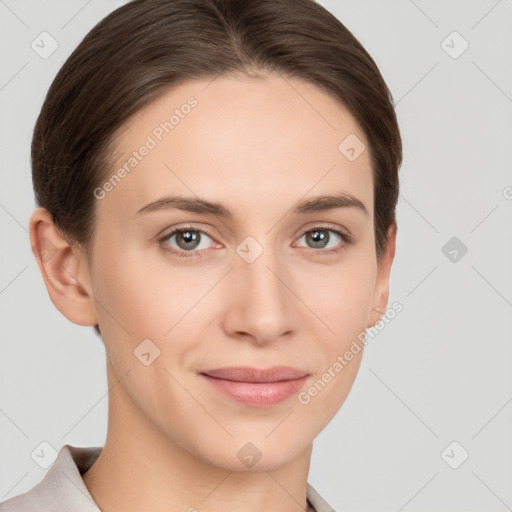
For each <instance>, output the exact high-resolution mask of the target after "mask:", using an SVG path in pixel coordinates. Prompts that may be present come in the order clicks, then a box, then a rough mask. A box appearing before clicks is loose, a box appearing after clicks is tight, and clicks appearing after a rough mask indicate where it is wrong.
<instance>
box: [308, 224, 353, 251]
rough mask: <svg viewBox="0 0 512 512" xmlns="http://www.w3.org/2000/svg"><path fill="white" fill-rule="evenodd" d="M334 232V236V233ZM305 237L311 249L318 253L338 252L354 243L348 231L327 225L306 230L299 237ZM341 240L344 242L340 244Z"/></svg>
mask: <svg viewBox="0 0 512 512" xmlns="http://www.w3.org/2000/svg"><path fill="white" fill-rule="evenodd" d="M332 234H334V236H333V235H332ZM303 238H304V239H305V241H306V243H307V244H308V245H309V247H307V248H309V249H313V250H314V252H317V253H321V254H322V253H327V254H330V253H336V252H339V251H341V250H342V249H343V248H344V247H345V246H346V245H348V244H350V243H352V238H351V237H350V236H349V235H347V234H346V233H342V232H341V231H338V230H336V229H332V228H329V227H327V226H316V227H315V228H313V229H310V230H308V231H305V232H304V233H303V234H302V236H301V237H300V238H299V241H300V240H301V239H303ZM340 241H341V242H342V243H341V245H340Z"/></svg>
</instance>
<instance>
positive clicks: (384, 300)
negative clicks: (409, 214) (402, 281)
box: [366, 223, 397, 327]
mask: <svg viewBox="0 0 512 512" xmlns="http://www.w3.org/2000/svg"><path fill="white" fill-rule="evenodd" d="M396 233H397V225H396V223H393V224H392V225H391V227H390V228H389V230H388V239H387V245H386V248H385V250H384V252H383V253H382V254H381V256H380V258H379V259H378V261H377V278H376V281H375V290H374V298H373V304H372V310H371V313H370V315H369V318H368V325H367V326H366V327H372V326H373V325H375V324H376V323H377V322H378V321H379V320H380V319H381V318H382V316H383V315H384V313H385V311H386V307H387V304H388V298H389V276H390V274H391V265H392V264H393V259H394V257H395V247H396Z"/></svg>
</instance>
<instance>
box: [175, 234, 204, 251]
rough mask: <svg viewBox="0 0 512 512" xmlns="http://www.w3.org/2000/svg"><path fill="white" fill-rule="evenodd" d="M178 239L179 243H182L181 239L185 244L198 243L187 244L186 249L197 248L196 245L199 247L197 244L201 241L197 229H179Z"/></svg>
mask: <svg viewBox="0 0 512 512" xmlns="http://www.w3.org/2000/svg"><path fill="white" fill-rule="evenodd" d="M176 239H177V242H178V244H180V242H181V241H184V242H185V244H190V243H192V244H194V243H195V244H196V245H193V246H190V245H185V247H184V248H185V249H190V248H192V249H195V247H197V245H198V243H199V235H198V233H196V232H195V231H178V233H177V236H176Z"/></svg>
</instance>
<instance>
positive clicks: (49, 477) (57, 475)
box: [0, 444, 336, 512]
mask: <svg viewBox="0 0 512 512" xmlns="http://www.w3.org/2000/svg"><path fill="white" fill-rule="evenodd" d="M102 449H103V448H102V447H78V446H71V445H69V444H66V445H64V446H63V447H62V448H61V450H60V451H59V455H58V457H57V459H56V460H55V462H54V463H53V465H52V466H51V467H50V469H49V470H48V471H47V472H46V474H45V476H44V478H43V479H42V480H41V481H40V482H39V483H38V484H36V485H35V486H34V487H32V489H30V490H29V491H27V492H26V493H24V494H20V495H19V496H15V497H14V498H10V499H8V500H5V501H3V502H2V503H0V512H101V511H100V508H99V507H98V505H97V504H96V502H95V501H94V500H93V499H92V496H91V495H90V494H89V491H88V490H87V487H86V486H85V484H84V481H83V480H82V476H81V475H82V474H83V473H85V472H86V471H87V470H88V469H89V468H90V467H91V466H92V465H93V463H94V462H95V461H96V459H97V458H98V456H99V454H100V453H101V450H102ZM306 498H307V501H308V503H309V505H310V506H312V507H314V509H315V511H316V512H336V511H335V510H334V509H333V508H332V507H330V506H329V505H328V504H327V502H326V501H324V500H323V498H322V497H321V496H320V495H319V494H318V493H317V492H316V491H315V489H314V488H313V487H312V486H311V484H309V483H308V484H307V490H306Z"/></svg>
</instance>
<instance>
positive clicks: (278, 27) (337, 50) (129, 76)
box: [32, 0, 402, 333]
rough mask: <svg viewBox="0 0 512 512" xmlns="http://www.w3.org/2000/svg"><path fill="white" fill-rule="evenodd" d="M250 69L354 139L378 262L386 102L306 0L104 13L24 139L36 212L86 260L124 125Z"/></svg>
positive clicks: (348, 38)
mask: <svg viewBox="0 0 512 512" xmlns="http://www.w3.org/2000/svg"><path fill="white" fill-rule="evenodd" d="M259 71H275V72H278V73H280V74H283V75H285V76H290V77H296V78H300V79H302V80H305V81H307V82H310V83H312V84H315V85H316V86H318V87H320V88H322V89H323V90H324V91H326V92H327V93H329V94H330V95H331V96H333V97H334V98H336V99H337V100H338V101H340V102H341V103H342V104H344V105H345V106H346V107H347V108H348V110H349V111H350V113H351V114H352V115H353V116H354V118H355V119H356V120H357V122H358V123H359V125H360V126H361V128H362V129H363V131H364V134H365V136H366V138H367V141H368V144H369V148H368V150H369V151H370V158H371V164H372V171H373V183H374V196H375V200H374V210H375V219H374V223H375V240H376V253H377V256H378V257H380V255H381V254H382V253H383V252H384V250H385V248H386V243H387V233H388V229H389V228H390V227H391V226H392V224H393V223H395V208H396V203H397V200H398V189H399V182H398V170H399V168H400V165H401V163H402V142H401V137H400V131H399V126H398V122H397V119H396V114H395V111H394V104H393V99H392V95H391V93H390V91H389V89H388V87H387V86H386V83H385V81H384V79H383V77H382V75H381V73H380V72H379V69H378V68H377V65H376V64H375V62H374V60H373V59H372V57H371V56H370V55H369V54H368V52H367V51H366V50H365V49H364V48H363V46H362V45H361V44H360V43H359V41H358V40H357V39H356V38H355V37H354V35H353V34H352V33H351V32H350V31H349V30H348V29H347V28H346V27H345V26H344V25H343V24H342V23H341V22H340V21H339V20H338V19H337V18H336V17H335V16H333V15H332V14H331V13H330V12H329V11H327V10H326V9H325V8H324V7H322V6H321V5H320V4H318V3H316V2H315V1H314V0H134V1H132V2H129V3H127V4H126V5H123V6H122V7H120V8H118V9H116V10H115V11H113V12H112V13H110V14H109V15H108V16H107V17H105V18H104V19H103V20H101V21H100V22H99V23H98V24H97V25H96V26H95V27H93V29H92V30H91V31H90V32H89V33H88V34H87V35H86V36H85V38H84V39H83V40H82V42H81V43H80V44H79V45H78V46H77V48H76V49H75V50H74V51H73V53H72V54H71V55H70V57H69V58H68V59H67V60H66V62H65V63H64V64H63V66H62V68H61V69H60V70H59V72H58V74H57V76H56V77H55V79H54V81H53V83H52V84H51V86H50V89H49V91H48V94H47V95H46V98H45V101H44V104H43V106H42V109H41V112H40V114H39V117H38V119H37V122H36V125H35V129H34V136H33V140H32V179H33V184H34V191H35V197H36V203H37V205H38V206H42V207H44V208H46V209H47V210H48V212H49V213H50V214H51V216H52V220H53V222H54V223H55V225H56V226H57V227H58V228H59V230H60V231H61V232H62V234H63V235H64V236H65V237H66V238H67V240H68V241H70V242H71V243H77V244H80V245H81V246H82V247H83V248H84V250H86V252H87V254H88V255H89V257H91V258H92V250H91V243H92V236H93V232H94V225H95V213H96V209H95V201H96V198H95V195H94V194H93V191H94V190H95V188H96V187H98V186H99V184H101V183H103V182H104V181H105V178H106V177H107V176H108V175H109V174H110V173H111V165H112V161H111V154H112V144H113V140H114V136H115V133H116V130H118V129H119V128H120V127H121V125H122V124H123V122H124V121H126V120H127V119H128V118H129V117H130V116H132V115H133V114H134V113H135V112H137V111H138V110H140V109H141V108H142V107H144V106H145V105H147V104H148V103H149V102H150V101H152V100H154V99H156V98H157V97H158V96H159V95H161V94H162V93H164V92H166V91H168V90H169V89H170V88H174V87H176V86H178V85H180V84H182V83H184V82H187V81H189V80H191V79H200V78H205V79H208V78H209V79H212V78H214V77H216V76H217V75H228V74H237V73H238V74H240V73H243V74H245V75H248V76H254V75H257V73H258V72H259ZM340 142H341V141H340ZM95 329H96V331H97V332H98V333H99V330H98V327H97V326H96V327H95Z"/></svg>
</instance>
